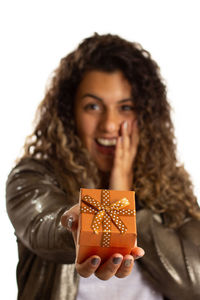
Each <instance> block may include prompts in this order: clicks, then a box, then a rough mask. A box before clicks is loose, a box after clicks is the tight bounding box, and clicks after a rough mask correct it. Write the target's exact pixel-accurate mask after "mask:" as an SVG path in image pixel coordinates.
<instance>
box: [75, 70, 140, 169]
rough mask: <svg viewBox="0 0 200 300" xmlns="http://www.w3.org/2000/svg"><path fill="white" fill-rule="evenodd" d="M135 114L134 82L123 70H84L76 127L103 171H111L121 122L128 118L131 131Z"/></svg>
mask: <svg viewBox="0 0 200 300" xmlns="http://www.w3.org/2000/svg"><path fill="white" fill-rule="evenodd" d="M135 118H136V116H135V113H134V107H133V100H132V95H131V86H130V84H129V82H128V81H127V80H126V79H125V77H124V76H123V74H122V72H120V71H115V72H113V73H107V72H103V71H89V72H87V73H86V74H85V76H84V77H83V80H82V81H81V83H80V85H79V87H78V89H77V93H76V97H75V122H76V129H77V132H78V135H79V137H80V139H81V140H82V142H83V144H84V146H85V147H86V148H87V150H88V151H89V153H90V154H91V156H92V158H93V159H94V161H95V162H96V164H97V167H98V168H99V169H100V170H101V171H103V172H109V171H111V168H112V164H113V157H114V153H115V144H116V138H117V137H118V136H119V135H120V126H121V125H122V123H123V122H124V121H127V122H128V130H129V135H130V134H131V130H132V123H133V121H134V120H135Z"/></svg>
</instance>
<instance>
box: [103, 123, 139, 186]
mask: <svg viewBox="0 0 200 300" xmlns="http://www.w3.org/2000/svg"><path fill="white" fill-rule="evenodd" d="M131 125H132V127H131V128H129V127H130V126H131ZM131 125H130V124H128V122H123V123H122V125H121V136H118V139H117V144H116V149H115V156H114V161H113V167H112V170H111V174H110V185H109V188H110V189H111V190H131V188H132V182H133V163H134V160H135V157H136V154H137V147H138V142H139V135H138V128H137V121H136V120H134V121H133V122H132V124H131ZM129 132H131V134H129Z"/></svg>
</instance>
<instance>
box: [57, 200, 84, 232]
mask: <svg viewBox="0 0 200 300" xmlns="http://www.w3.org/2000/svg"><path fill="white" fill-rule="evenodd" d="M79 213H80V208H79V204H76V205H74V206H73V207H71V208H70V209H69V210H67V211H66V212H64V214H63V215H62V216H61V224H62V226H64V227H66V228H67V229H68V230H71V231H72V230H74V229H75V228H77V224H78V218H79Z"/></svg>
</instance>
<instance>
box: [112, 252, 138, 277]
mask: <svg viewBox="0 0 200 300" xmlns="http://www.w3.org/2000/svg"><path fill="white" fill-rule="evenodd" d="M133 264H134V258H133V256H132V255H125V256H124V259H123V261H122V263H121V265H120V267H119V269H118V270H117V272H116V274H115V276H116V277H118V278H124V277H126V276H128V275H129V274H130V273H131V271H132V269H133Z"/></svg>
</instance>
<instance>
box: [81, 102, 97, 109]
mask: <svg viewBox="0 0 200 300" xmlns="http://www.w3.org/2000/svg"><path fill="white" fill-rule="evenodd" d="M99 109H100V108H99V105H97V104H96V103H88V104H86V105H85V106H84V110H99Z"/></svg>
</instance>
